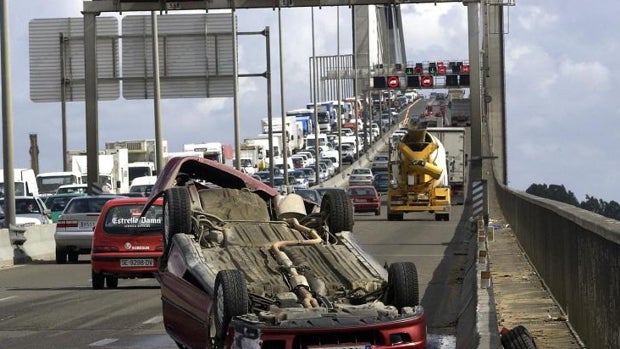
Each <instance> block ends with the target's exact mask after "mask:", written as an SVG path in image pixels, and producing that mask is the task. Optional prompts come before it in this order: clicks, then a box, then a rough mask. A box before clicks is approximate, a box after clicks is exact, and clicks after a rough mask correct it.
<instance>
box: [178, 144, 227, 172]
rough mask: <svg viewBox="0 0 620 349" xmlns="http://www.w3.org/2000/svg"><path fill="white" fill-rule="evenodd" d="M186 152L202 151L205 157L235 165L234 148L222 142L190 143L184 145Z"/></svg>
mask: <svg viewBox="0 0 620 349" xmlns="http://www.w3.org/2000/svg"><path fill="white" fill-rule="evenodd" d="M183 151H185V152H200V153H202V156H203V157H204V158H205V159H209V160H213V161H217V162H219V163H221V164H225V165H229V166H232V165H233V150H232V147H231V146H230V145H225V144H222V143H220V142H205V143H190V144H184V145H183Z"/></svg>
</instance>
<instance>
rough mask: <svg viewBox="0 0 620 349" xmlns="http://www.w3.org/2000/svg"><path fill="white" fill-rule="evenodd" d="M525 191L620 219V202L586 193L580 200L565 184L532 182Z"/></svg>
mask: <svg viewBox="0 0 620 349" xmlns="http://www.w3.org/2000/svg"><path fill="white" fill-rule="evenodd" d="M525 192H526V193H528V194H532V195H536V196H539V197H541V198H545V199H551V200H555V201H560V202H564V203H566V204H570V205H573V206H577V207H580V208H583V209H584V210H588V211H590V212H594V213H597V214H600V215H601V216H605V217H608V218H613V219H616V220H620V204H618V203H617V202H616V201H614V200H612V201H610V202H607V201H605V200H602V199H597V198H595V197H593V196H590V195H587V194H586V199H585V200H583V201H581V202H579V200H577V198H576V197H575V193H573V192H572V191H570V190H566V188H565V187H564V185H557V184H549V185H547V184H532V185H530V187H529V188H527V190H526V191H525Z"/></svg>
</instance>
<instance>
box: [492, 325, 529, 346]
mask: <svg viewBox="0 0 620 349" xmlns="http://www.w3.org/2000/svg"><path fill="white" fill-rule="evenodd" d="M501 342H502V347H504V349H536V348H537V347H536V343H535V342H534V338H532V335H530V333H529V332H528V330H527V329H526V328H525V327H523V326H521V325H519V326H517V327H515V328H513V329H512V330H510V331H508V332H506V333H504V334H503V335H502V337H501Z"/></svg>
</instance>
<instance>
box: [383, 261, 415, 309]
mask: <svg viewBox="0 0 620 349" xmlns="http://www.w3.org/2000/svg"><path fill="white" fill-rule="evenodd" d="M386 302H387V304H391V305H393V306H395V307H396V308H397V309H398V310H399V311H400V309H402V308H403V307H413V306H416V305H418V304H420V292H419V285H418V270H417V268H416V266H415V264H414V263H413V262H396V263H392V264H390V266H389V268H388V290H387V295H386Z"/></svg>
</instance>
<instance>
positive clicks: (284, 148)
mask: <svg viewBox="0 0 620 349" xmlns="http://www.w3.org/2000/svg"><path fill="white" fill-rule="evenodd" d="M280 12H281V9H280V8H278V39H279V48H278V49H279V52H280V113H282V139H283V140H284V142H283V144H282V161H283V162H284V184H285V185H286V186H287V187H288V185H289V182H288V165H287V164H288V137H287V136H286V130H285V128H284V125H286V113H285V112H284V68H283V63H282V17H281V13H280Z"/></svg>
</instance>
